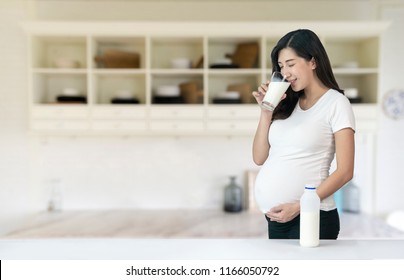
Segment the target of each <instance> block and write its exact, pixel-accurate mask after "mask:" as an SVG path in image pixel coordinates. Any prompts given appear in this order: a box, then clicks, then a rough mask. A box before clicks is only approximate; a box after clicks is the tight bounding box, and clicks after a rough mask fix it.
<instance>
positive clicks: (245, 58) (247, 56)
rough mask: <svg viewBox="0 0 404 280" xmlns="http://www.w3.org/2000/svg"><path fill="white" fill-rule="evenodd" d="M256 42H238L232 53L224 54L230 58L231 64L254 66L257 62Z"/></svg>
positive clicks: (257, 49) (242, 66)
mask: <svg viewBox="0 0 404 280" xmlns="http://www.w3.org/2000/svg"><path fill="white" fill-rule="evenodd" d="M258 52H259V47H258V43H256V42H252V43H240V44H238V45H237V48H236V51H235V53H234V54H226V57H228V58H231V60H232V64H236V65H238V66H239V67H240V68H254V67H256V66H257V62H258Z"/></svg>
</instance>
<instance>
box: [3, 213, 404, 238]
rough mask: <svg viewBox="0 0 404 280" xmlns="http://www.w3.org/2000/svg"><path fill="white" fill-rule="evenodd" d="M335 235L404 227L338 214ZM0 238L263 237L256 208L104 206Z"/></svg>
mask: <svg viewBox="0 0 404 280" xmlns="http://www.w3.org/2000/svg"><path fill="white" fill-rule="evenodd" d="M340 218H341V232H340V235H339V239H374V238H404V232H401V231H398V230H396V229H394V228H392V227H390V226H388V225H387V224H386V223H385V222H384V221H382V220H381V219H378V218H374V217H371V216H369V215H362V214H361V215H358V214H346V213H342V214H341V216H340ZM1 238H3V239H4V238H6V239H37V238H157V239H158V238H165V239H178V238H226V239H239V238H243V239H254V238H259V239H266V238H267V225H266V220H265V218H264V216H263V214H261V213H258V212H247V211H244V212H241V213H225V212H223V211H221V210H192V209H183V210H181V209H176V210H108V211H63V212H56V213H49V212H44V213H38V214H35V215H32V216H31V217H28V218H27V221H26V222H25V223H24V224H22V225H21V226H20V227H19V228H18V229H16V230H14V231H13V232H10V233H8V234H6V235H4V236H1V237H0V239H1Z"/></svg>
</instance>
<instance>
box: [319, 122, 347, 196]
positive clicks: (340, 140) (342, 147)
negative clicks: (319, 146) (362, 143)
mask: <svg viewBox="0 0 404 280" xmlns="http://www.w3.org/2000/svg"><path fill="white" fill-rule="evenodd" d="M354 133H355V132H354V131H353V130H352V129H351V128H344V129H341V130H339V131H337V132H336V133H335V134H334V136H335V155H336V161H337V168H336V170H335V171H334V172H333V173H332V174H331V175H330V176H329V177H328V178H327V179H326V180H324V182H322V183H321V185H320V186H319V187H318V188H317V194H318V196H319V197H320V199H321V200H322V199H324V198H326V197H329V196H330V195H332V194H334V193H335V192H336V191H338V190H339V189H340V188H341V187H342V186H344V185H345V184H346V183H347V182H349V181H350V180H351V179H352V177H353V172H354V160H355V138H354Z"/></svg>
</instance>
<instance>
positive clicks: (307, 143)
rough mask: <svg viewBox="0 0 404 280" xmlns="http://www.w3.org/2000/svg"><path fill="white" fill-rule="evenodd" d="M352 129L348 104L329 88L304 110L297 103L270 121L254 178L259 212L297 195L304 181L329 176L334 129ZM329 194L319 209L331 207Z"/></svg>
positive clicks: (293, 199)
mask: <svg viewBox="0 0 404 280" xmlns="http://www.w3.org/2000/svg"><path fill="white" fill-rule="evenodd" d="M343 128H352V129H353V130H355V118H354V114H353V111H352V107H351V104H350V103H349V100H348V99H347V98H346V97H345V95H343V94H341V93H339V92H338V91H336V90H332V89H330V90H329V91H327V92H326V93H325V94H324V95H323V96H321V98H320V99H319V100H318V101H317V102H316V103H315V104H314V105H313V106H312V107H311V108H309V109H308V110H302V109H301V108H300V106H299V102H298V103H297V105H296V107H295V109H294V111H293V113H292V114H291V115H290V117H289V118H287V119H285V120H275V121H273V123H272V125H271V128H270V130H269V135H268V139H269V143H270V145H271V148H270V150H269V155H268V158H267V160H266V161H265V163H264V164H263V166H262V167H261V170H260V172H259V173H258V175H257V178H256V181H255V199H256V201H257V204H258V205H259V207H260V209H261V211H262V212H264V213H266V212H268V210H269V209H270V208H272V207H274V206H277V205H279V204H282V203H288V202H294V201H297V200H299V199H300V197H301V196H302V194H303V191H304V185H305V184H316V185H319V184H320V183H321V182H322V181H324V180H325V179H326V178H327V177H328V176H329V171H330V166H331V162H332V161H333V159H334V156H335V140H334V133H335V132H337V131H339V130H341V129H343ZM335 208H336V206H335V202H334V198H333V196H332V195H331V196H329V197H327V198H325V199H323V200H322V201H321V206H320V209H321V210H326V211H328V210H332V209H335Z"/></svg>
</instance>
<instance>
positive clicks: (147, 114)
mask: <svg viewBox="0 0 404 280" xmlns="http://www.w3.org/2000/svg"><path fill="white" fill-rule="evenodd" d="M161 26H164V30H162V28H161ZM387 26H388V23H386V22H381V21H370V22H327V21H325V22H321V23H320V22H243V23H241V22H230V23H229V22H227V23H213V22H206V23H205V22H204V23H202V22H184V23H171V22H164V23H161V22H143V23H139V22H108V24H106V22H63V21H62V22H47V21H35V22H28V23H25V24H24V25H23V27H24V29H25V30H26V32H27V34H28V38H29V40H28V53H29V56H28V57H29V69H28V73H29V104H30V109H31V110H30V111H31V113H30V123H31V130H32V131H35V132H44V133H51V132H55V133H64V132H68V133H70V132H71V131H78V132H79V133H81V134H83V133H88V134H92V133H108V134H109V133H111V132H116V133H117V134H131V133H133V134H155V133H162V134H198V135H199V134H215V135H216V134H226V135H247V134H248V135H251V134H252V133H253V132H254V131H255V128H256V121H257V119H258V116H259V108H258V106H257V105H256V104H255V100H254V99H253V98H252V97H251V91H253V90H254V89H256V88H257V85H259V84H260V83H261V82H262V81H266V80H268V78H269V76H270V73H271V72H272V65H271V61H270V52H271V50H272V48H273V47H274V45H275V44H276V42H277V41H278V40H279V38H280V37H281V36H282V35H284V34H286V33H287V32H289V31H291V30H295V29H298V28H308V29H312V30H313V31H315V32H316V33H317V34H318V35H319V36H320V39H321V40H322V41H323V43H324V45H325V47H326V49H327V52H328V54H329V56H330V60H331V64H332V66H333V68H334V73H335V76H336V79H337V81H338V82H339V84H340V86H341V87H342V88H356V89H357V90H358V93H359V96H360V97H361V99H362V104H360V105H369V106H367V107H366V108H367V109H366V110H368V111H369V114H370V115H374V114H372V113H371V111H372V110H376V107H377V106H376V105H377V102H378V98H377V96H378V88H379V60H380V56H379V52H380V51H379V42H380V36H381V34H382V32H383V30H385V29H386V28H387ZM342 30H343V32H342ZM240 45H244V46H247V47H246V48H247V50H248V51H250V53H254V55H253V56H252V57H254V59H252V60H251V59H250V61H249V63H247V64H246V65H247V66H242V67H241V68H230V67H214V68H212V66H218V65H219V66H223V65H222V64H223V63H224V62H226V61H229V57H231V56H233V58H234V56H236V54H237V52H238V51H240ZM245 50H246V49H244V51H245ZM111 52H112V54H111ZM108 53H109V55H111V56H114V55H116V56H117V57H118V60H119V57H121V56H125V55H129V56H131V58H133V61H132V64H130V65H129V64H125V63H123V64H122V62H119V61H118V62H117V60H116V61H115V64H114V63H112V64H111V63H110V62H111V61H110V60H108V63H107V58H108V56H107V54H108ZM96 58H97V59H96ZM109 58H110V57H109ZM178 59H179V60H182V61H183V62H184V61H185V63H188V62H189V63H188V65H187V67H178V66H174V65H173V60H178ZM226 65H227V64H226ZM226 65H224V66H226ZM189 83H192V84H193V87H194V91H193V93H192V94H198V97H197V98H198V99H197V100H196V99H195V95H194V98H193V99H192V98H191V99H185V98H184V99H183V100H185V103H184V104H160V103H156V98H155V97H156V95H157V94H156V93H157V89H158V87H159V86H164V85H173V86H179V85H183V84H189ZM195 87H196V89H195ZM67 88H68V89H72V88H73V89H76V90H77V91H78V92H79V93H80V94H81V96H83V97H85V99H86V102H85V103H83V104H67V103H61V102H56V101H57V98H58V96H59V95H60V94H63V92H64V91H65V90H66V89H67ZM195 90H197V93H195ZM227 91H238V92H240V100H239V101H240V102H241V103H240V104H222V103H220V102H219V103H218V102H217V101H218V100H217V99H218V98H219V99H220V97H221V96H222V94H223V93H224V92H227ZM123 92H125V93H126V94H127V95H133V96H134V97H135V98H136V100H137V101H138V103H137V104H135V103H133V104H112V103H111V101H112V99H114V97H117V96H119V94H122V93H123ZM184 94H185V93H184V92H183V93H182V95H184ZM222 101H223V100H222ZM237 102H238V101H237ZM191 103H192V104H191ZM228 103H232V101H229V102H228ZM357 106H358V105H357V104H353V107H354V110H355V107H357ZM362 107H363V106H362ZM361 110H362V109H361ZM41 111H43V112H41ZM61 112H62V113H61ZM237 112H239V113H237ZM75 114H77V115H75ZM60 120H63V121H64V122H65V123H61V122H60ZM72 120H73V121H74V122H73V123H68V121H72ZM51 121H56V122H57V123H52V122H51ZM80 121H81V122H82V124H81V125H79V124H78V123H77V122H80ZM358 121H359V122H360V120H358Z"/></svg>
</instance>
